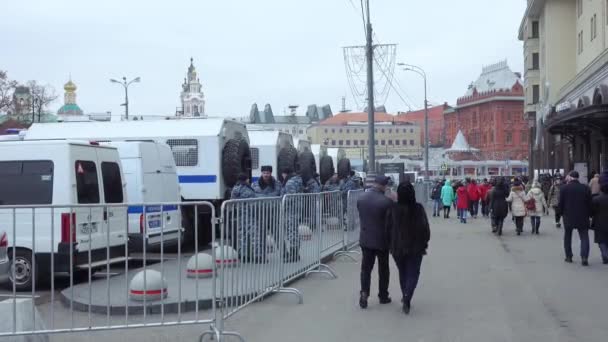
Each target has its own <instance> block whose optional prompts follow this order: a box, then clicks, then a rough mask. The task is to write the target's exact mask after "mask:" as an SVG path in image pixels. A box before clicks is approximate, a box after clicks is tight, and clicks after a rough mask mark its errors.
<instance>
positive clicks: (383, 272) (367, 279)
mask: <svg viewBox="0 0 608 342" xmlns="http://www.w3.org/2000/svg"><path fill="white" fill-rule="evenodd" d="M361 252H362V254H363V256H362V259H361V292H365V293H367V294H368V295H369V292H370V285H371V281H372V270H373V269H374V263H375V262H376V258H378V290H379V291H378V297H380V298H386V297H388V282H389V278H390V270H389V267H388V251H381V250H377V249H369V248H365V247H361Z"/></svg>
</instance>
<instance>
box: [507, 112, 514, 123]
mask: <svg viewBox="0 0 608 342" xmlns="http://www.w3.org/2000/svg"><path fill="white" fill-rule="evenodd" d="M511 119H513V118H512V116H511V112H508V113H507V121H508V122H511Z"/></svg>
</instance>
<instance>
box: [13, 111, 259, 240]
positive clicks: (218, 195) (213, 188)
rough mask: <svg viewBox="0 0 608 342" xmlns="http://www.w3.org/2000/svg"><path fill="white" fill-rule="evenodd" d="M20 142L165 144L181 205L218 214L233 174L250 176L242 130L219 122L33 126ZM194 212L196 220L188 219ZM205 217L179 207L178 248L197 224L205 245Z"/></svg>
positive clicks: (208, 228) (208, 232) (207, 224)
mask: <svg viewBox="0 0 608 342" xmlns="http://www.w3.org/2000/svg"><path fill="white" fill-rule="evenodd" d="M24 139H25V140H31V139H35V140H40V139H86V140H96V141H132V140H138V141H156V142H161V143H166V144H167V145H169V146H170V147H171V150H172V152H173V159H174V160H175V165H176V166H177V174H178V179H179V183H180V190H181V191H180V192H181V198H182V201H210V202H212V203H213V204H214V206H215V208H216V212H218V213H219V208H220V206H221V203H222V202H223V201H224V200H225V199H227V198H229V197H230V191H231V188H232V187H233V186H234V185H235V184H236V182H237V176H238V174H239V173H246V174H249V175H250V176H251V152H250V149H249V137H248V134H247V129H246V127H245V125H244V124H242V123H239V122H236V121H232V120H227V119H225V118H207V119H202V118H198V119H196V118H193V119H179V120H152V121H145V120H144V121H141V120H140V121H119V122H63V123H44V124H33V125H32V126H31V127H30V128H29V129H28V131H27V132H26V133H25V134H24ZM195 209H196V210H195ZM195 212H196V213H197V214H198V220H196V219H195V217H194V216H195ZM209 215H210V209H209V208H208V207H207V206H193V205H190V206H184V207H182V221H183V223H182V226H183V227H184V228H185V229H186V231H185V236H184V242H191V241H193V238H194V224H195V222H197V223H198V227H197V229H198V231H199V234H198V237H199V242H200V243H201V244H204V243H208V242H210V241H211V219H210V217H209Z"/></svg>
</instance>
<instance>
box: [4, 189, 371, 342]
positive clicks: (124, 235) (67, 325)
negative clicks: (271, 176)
mask: <svg viewBox="0 0 608 342" xmlns="http://www.w3.org/2000/svg"><path fill="white" fill-rule="evenodd" d="M361 193H363V191H350V192H349V193H348V194H346V196H345V195H344V194H343V193H341V192H328V193H320V194H293V195H286V196H283V197H282V198H257V199H248V200H232V201H225V202H224V203H223V205H222V208H221V218H219V219H216V215H215V208H214V206H213V205H212V204H211V203H209V202H186V203H154V204H151V203H146V204H143V203H142V204H128V205H127V204H107V205H96V204H90V205H87V204H83V205H70V206H53V205H38V206H0V227H2V228H8V229H7V234H8V240H9V250H8V255H9V258H10V260H11V265H12V267H11V270H10V279H11V286H10V289H9V291H7V292H4V291H2V290H1V289H0V299H1V298H2V297H4V298H8V299H7V300H5V301H2V302H0V312H8V313H10V316H11V317H10V318H8V317H6V319H4V320H2V321H0V337H7V336H25V335H46V334H57V333H75V332H91V331H103V330H117V329H134V328H145V327H163V326H180V325H193V324H208V325H209V328H210V329H209V330H208V331H204V332H201V333H202V335H201V339H202V338H203V337H205V336H213V337H215V338H217V339H218V340H220V341H221V340H222V339H223V337H224V336H235V337H237V338H239V339H240V340H243V338H242V337H241V336H240V335H239V334H238V333H236V332H230V331H225V330H224V321H225V320H226V319H228V318H229V317H231V316H232V315H234V314H235V313H237V312H238V311H240V310H242V309H243V308H245V307H246V306H248V305H249V304H251V303H253V302H256V301H259V300H261V299H263V298H264V297H265V296H267V295H269V294H272V293H289V294H294V295H296V296H297V298H298V300H299V302H300V303H301V302H302V300H303V298H302V294H301V293H300V292H299V291H298V290H297V289H295V288H289V287H287V284H288V283H290V282H291V281H293V280H294V279H297V278H299V277H302V276H306V275H308V274H310V273H323V274H327V275H329V276H331V277H335V273H334V271H333V270H332V269H331V268H330V267H329V266H327V265H324V264H323V263H322V260H323V258H325V257H330V256H332V255H337V254H336V253H338V252H340V251H344V250H345V248H346V247H349V248H350V247H353V246H355V245H356V243H357V242H356V241H357V240H358V230H359V229H358V214H357V211H356V200H357V198H358V196H359V195H360V194H361ZM182 213H187V214H185V215H184V217H185V219H182ZM183 222H189V223H190V224H192V225H193V226H194V227H200V226H204V227H209V229H210V230H211V232H210V238H211V244H210V245H207V244H206V243H205V245H203V242H201V241H200V240H201V239H200V237H201V234H203V232H199V229H194V231H193V234H192V235H190V234H188V235H183V234H182V232H183V230H182V223H183ZM201 223H202V225H201ZM216 228H217V229H218V232H219V233H217V236H216ZM1 233H2V232H0V234H1ZM204 242H207V241H204ZM346 251H348V249H346ZM1 261H2V260H0V262H1ZM0 276H1V275H0ZM47 294H48V295H47ZM41 296H45V297H47V296H50V299H49V300H50V301H49V303H46V304H44V303H42V304H39V303H37V302H36V300H35V299H36V298H39V297H41Z"/></svg>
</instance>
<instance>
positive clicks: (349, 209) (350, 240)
mask: <svg viewBox="0 0 608 342" xmlns="http://www.w3.org/2000/svg"><path fill="white" fill-rule="evenodd" d="M364 193H365V190H350V191H349V192H348V194H347V200H346V214H345V220H346V225H345V227H344V243H343V249H342V250H341V251H339V252H338V253H336V255H335V256H336V257H340V256H346V257H349V258H351V259H353V260H354V258H353V257H352V255H351V254H361V253H360V252H358V251H356V250H355V248H357V247H358V246H359V234H360V233H361V222H360V220H359V209H358V208H357V201H358V200H359V198H360V197H361V195H363V194H364Z"/></svg>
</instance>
